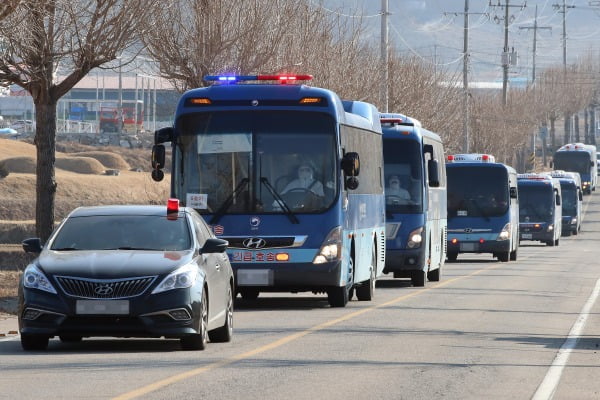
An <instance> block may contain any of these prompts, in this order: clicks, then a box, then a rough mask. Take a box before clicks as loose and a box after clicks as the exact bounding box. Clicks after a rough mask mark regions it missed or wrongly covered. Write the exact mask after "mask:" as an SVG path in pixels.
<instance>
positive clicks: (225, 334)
mask: <svg viewBox="0 0 600 400" xmlns="http://www.w3.org/2000/svg"><path fill="white" fill-rule="evenodd" d="M226 307H227V309H226V310H225V314H226V315H225V324H224V325H223V326H222V327H220V328H217V329H214V330H212V331H210V332H208V337H209V338H210V341H211V342H215V343H224V342H230V341H231V337H232V336H233V295H232V291H231V286H230V287H229V288H228V289H227V305H226Z"/></svg>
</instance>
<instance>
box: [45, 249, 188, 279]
mask: <svg viewBox="0 0 600 400" xmlns="http://www.w3.org/2000/svg"><path fill="white" fill-rule="evenodd" d="M193 258H194V252H193V251H192V250H187V251H129V250H101V251H52V250H46V251H43V252H42V253H41V254H40V256H39V257H38V259H37V265H38V266H39V267H40V268H41V269H42V270H43V271H44V272H45V273H47V274H50V275H64V276H78V277H86V278H96V279H107V278H126V277H132V276H154V275H162V274H167V273H169V272H171V271H173V270H175V269H176V268H177V267H179V266H181V265H184V264H186V263H188V262H190V261H192V260H193Z"/></svg>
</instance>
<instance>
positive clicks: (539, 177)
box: [517, 172, 552, 181]
mask: <svg viewBox="0 0 600 400" xmlns="http://www.w3.org/2000/svg"><path fill="white" fill-rule="evenodd" d="M517 179H522V180H534V181H546V180H552V176H550V174H547V173H535V172H530V173H526V174H517Z"/></svg>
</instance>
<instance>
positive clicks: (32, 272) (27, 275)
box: [23, 264, 56, 294]
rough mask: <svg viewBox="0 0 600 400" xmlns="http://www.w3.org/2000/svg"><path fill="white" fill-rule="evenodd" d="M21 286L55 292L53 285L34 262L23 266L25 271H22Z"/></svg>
mask: <svg viewBox="0 0 600 400" xmlns="http://www.w3.org/2000/svg"><path fill="white" fill-rule="evenodd" d="M23 286H25V287H26V288H31V289H39V290H43V291H44V292H48V293H54V294H56V289H54V286H52V284H51V283H50V281H49V280H48V278H46V275H44V273H43V272H42V271H40V269H39V268H38V267H37V266H36V265H34V264H29V265H28V266H27V268H25V272H23Z"/></svg>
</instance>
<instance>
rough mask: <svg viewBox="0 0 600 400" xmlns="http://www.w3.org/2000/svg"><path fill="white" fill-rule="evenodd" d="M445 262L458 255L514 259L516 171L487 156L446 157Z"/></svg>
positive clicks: (516, 201) (517, 223) (517, 241)
mask: <svg viewBox="0 0 600 400" xmlns="http://www.w3.org/2000/svg"><path fill="white" fill-rule="evenodd" d="M446 174H447V178H448V250H447V251H448V261H456V258H457V256H458V254H459V253H492V255H493V256H494V257H496V258H498V260H500V261H503V262H506V261H509V259H510V260H516V259H517V250H518V248H519V198H518V191H517V172H516V171H515V170H514V168H512V167H510V166H508V165H505V164H502V163H498V162H496V160H495V158H494V156H492V155H490V154H457V155H449V156H448V157H447V163H446Z"/></svg>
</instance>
